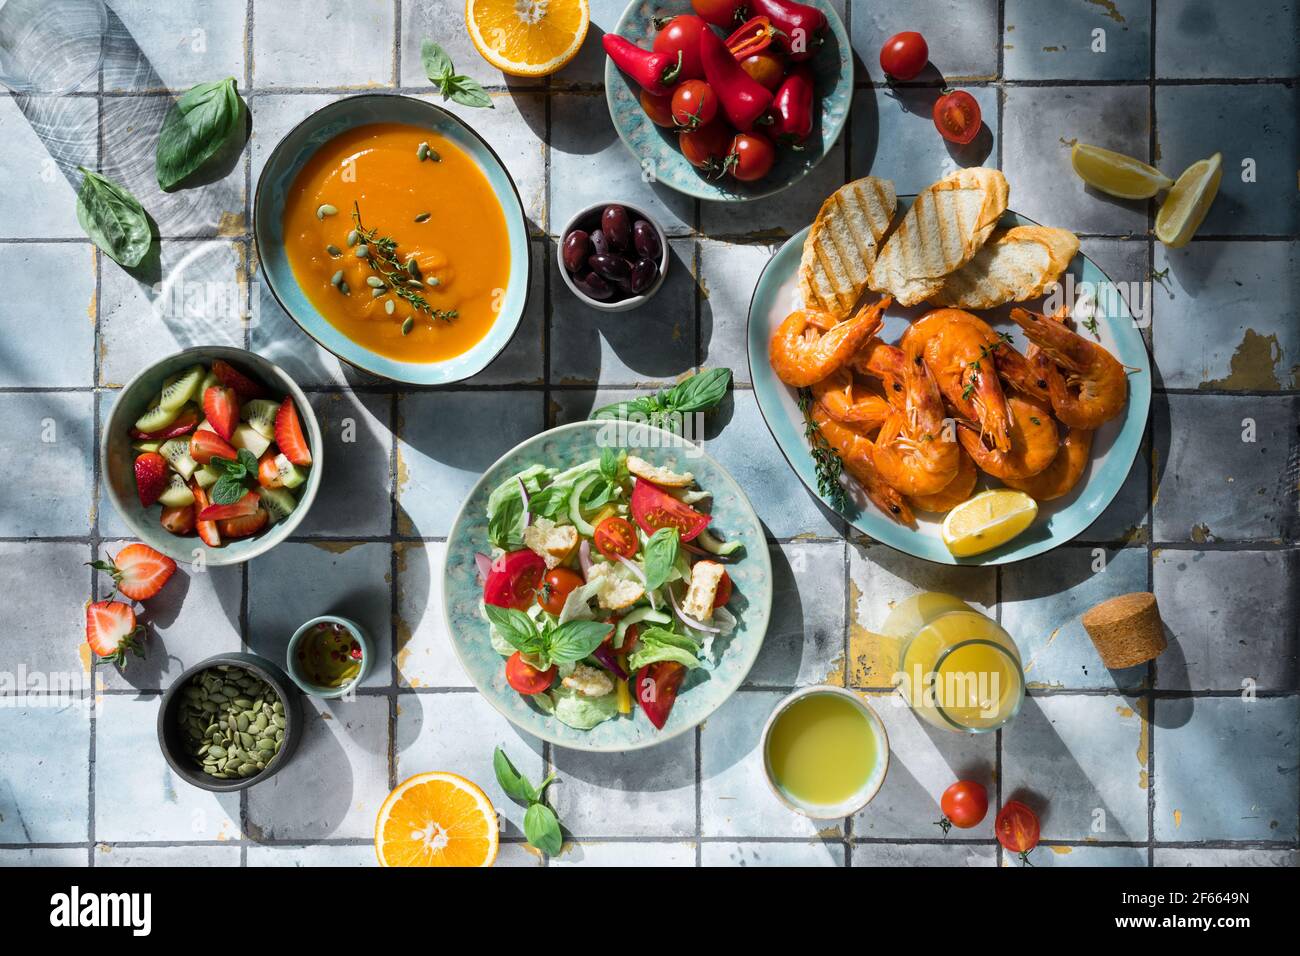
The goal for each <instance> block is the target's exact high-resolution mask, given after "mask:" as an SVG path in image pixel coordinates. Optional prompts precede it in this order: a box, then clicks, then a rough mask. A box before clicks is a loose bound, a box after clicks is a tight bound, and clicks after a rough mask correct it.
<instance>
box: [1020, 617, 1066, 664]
mask: <svg viewBox="0 0 1300 956" xmlns="http://www.w3.org/2000/svg"><path fill="white" fill-rule="evenodd" d="M1061 627H1064V625H1061ZM1060 633H1061V628H1060V627H1058V628H1055V629H1054V630H1053V631H1052V633H1051V634H1048V635H1047V643H1046V644H1044V645H1043V646H1042V648H1040V649H1039V650H1038V651H1035V652H1034V654H1033V656H1032V657H1030V658H1029V663H1027V664H1025V673H1026V674H1028V673H1029V672H1030V671H1031V670H1033V669H1034V665H1035V664H1037V663H1038V655H1039V654H1040V653H1042V651H1045V650H1047V649H1048V648H1049V647H1051V646H1052V644H1053V642H1055V640H1056V636H1057V635H1058V634H1060Z"/></svg>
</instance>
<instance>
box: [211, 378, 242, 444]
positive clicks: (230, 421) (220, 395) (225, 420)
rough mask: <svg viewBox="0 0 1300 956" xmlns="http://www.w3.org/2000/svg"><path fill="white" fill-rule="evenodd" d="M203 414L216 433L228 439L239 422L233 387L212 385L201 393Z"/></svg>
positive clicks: (237, 399) (237, 397) (237, 400)
mask: <svg viewBox="0 0 1300 956" xmlns="http://www.w3.org/2000/svg"><path fill="white" fill-rule="evenodd" d="M203 414H205V415H207V416H208V423H209V424H210V425H211V426H212V427H213V428H214V429H216V432H217V434H218V435H220V436H221V437H222V438H224V439H225V440H226V441H230V437H231V436H232V435H234V434H235V427H236V426H237V425H238V424H239V396H238V395H236V394H235V390H234V389H233V388H228V387H225V386H221V385H213V386H212V387H211V388H209V389H208V390H207V391H206V392H204V393H203Z"/></svg>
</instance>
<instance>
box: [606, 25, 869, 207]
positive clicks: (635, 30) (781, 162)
mask: <svg viewBox="0 0 1300 956" xmlns="http://www.w3.org/2000/svg"><path fill="white" fill-rule="evenodd" d="M803 2H804V3H807V4H809V5H810V6H814V7H817V8H818V9H820V10H821V11H822V12H823V13H825V14H826V22H827V25H828V29H827V31H826V36H825V41H824V42H823V43H822V46H821V49H819V50H818V51H817V55H816V56H814V57H813V58H812V60H811V61H810V62H811V63H812V66H813V72H814V74H815V76H816V79H817V97H818V101H819V104H820V106H821V109H820V111H819V113H818V121H817V123H816V124H815V125H814V126H813V131H812V135H811V136H810V137H809V138H808V140H807V142H806V143H804V149H803V150H802V151H795V150H792V149H786V148H782V149H780V150H779V151H778V155H777V160H776V165H775V166H774V167H772V171H771V172H770V173H768V174H767V175H766V176H764V177H763V179H762V180H760V181H759V182H756V183H742V182H738V181H737V180H735V179H732V178H731V177H729V176H727V177H723V178H722V179H720V180H717V181H714V180H710V179H707V178H705V177H704V175H703V174H701V173H700V171H699V170H697V169H696V168H695V167H694V166H692V165H691V164H690V163H688V162H687V161H686V157H684V156H683V155H682V151H681V149H679V148H678V146H677V134H676V133H674V132H672V131H671V130H666V129H661V128H660V127H658V126H656V125H655V124H654V123H652V122H650V117H648V116H646V115H645V110H643V109H641V87H640V86H638V85H637V84H636V83H635V82H634V81H633V80H632V79H631V78H629V77H628V75H627V74H626V73H624V72H623V71H622V70H620V69H619V68H618V67H616V66H615V65H614V61H613V60H611V59H609V58H608V57H606V58H605V99H606V100H607V101H608V102H609V115H610V118H611V119H612V120H613V121H614V128H615V129H616V130H618V135H619V138H620V139H621V140H623V142H624V144H625V145H626V146H627V148H628V149H630V150H631V151H632V155H633V156H635V157H636V158H637V161H638V162H639V163H640V164H641V169H642V170H643V175H645V176H646V177H647V178H649V177H650V176H651V175H653V177H654V178H653V180H652V181H657V182H661V183H663V184H664V185H665V186H669V187H671V188H673V189H675V190H677V191H678V192H681V193H686V195H688V196H695V197H697V198H699V199H710V200H713V201H715V202H747V201H749V200H751V199H761V198H762V197H764V196H770V195H772V194H773V193H778V192H780V191H781V190H782V189H785V188H786V187H787V186H790V185H793V184H794V183H797V182H798V181H799V180H800V179H803V177H804V176H807V175H808V173H809V172H811V171H812V169H813V167H814V166H816V165H817V164H818V163H820V162H821V161H822V159H823V158H824V157H825V156H826V154H827V153H829V152H830V150H831V147H832V146H834V145H835V141H836V140H837V139H839V136H840V131H841V130H843V129H844V122H845V120H847V119H848V115H849V105H850V103H851V102H852V100H853V47H852V46H851V45H850V43H849V34H848V31H847V30H845V29H844V24H843V23H842V22H841V21H840V17H839V14H837V13H836V12H835V9H834V7H832V6H831V4H830V0H803ZM691 12H693V11H692V9H691V4H690V0H633V2H632V3H630V4H628V6H627V9H626V10H624V11H623V16H622V17H620V18H619V21H618V26H617V27H615V30H614V32H616V33H618V34H619V35H620V36H623V37H626V38H627V39H629V40H631V41H632V42H633V43H635V44H636V45H637V46H640V47H644V48H645V49H647V50H648V49H650V47H651V45H652V44H653V43H654V35H655V28H654V24H653V22H652V18H654V17H666V16H675V15H677V14H679V13H691Z"/></svg>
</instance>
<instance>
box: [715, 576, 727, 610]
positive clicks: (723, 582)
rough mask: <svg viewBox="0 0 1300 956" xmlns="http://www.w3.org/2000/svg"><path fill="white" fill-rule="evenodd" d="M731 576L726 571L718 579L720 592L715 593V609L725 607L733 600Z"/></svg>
mask: <svg viewBox="0 0 1300 956" xmlns="http://www.w3.org/2000/svg"><path fill="white" fill-rule="evenodd" d="M731 590H732V584H731V575H730V574H728V573H727V572H726V571H723V572H722V577H720V578H718V590H716V591H714V592H713V606H714V607H715V608H719V607H724V606H726V603H727V602H728V601H730V600H731Z"/></svg>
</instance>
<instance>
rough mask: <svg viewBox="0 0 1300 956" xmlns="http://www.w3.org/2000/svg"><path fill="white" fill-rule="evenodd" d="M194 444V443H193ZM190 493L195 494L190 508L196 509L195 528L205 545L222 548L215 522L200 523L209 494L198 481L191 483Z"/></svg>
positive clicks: (219, 533)
mask: <svg viewBox="0 0 1300 956" xmlns="http://www.w3.org/2000/svg"><path fill="white" fill-rule="evenodd" d="M191 444H193V443H191ZM190 491H192V492H194V504H193V505H191V506H190V507H191V508H193V509H194V528H195V530H196V531H198V533H199V537H200V538H202V539H203V543H204V544H206V545H207V546H208V547H209V548H219V547H221V532H220V531H218V530H217V523H216V522H215V521H200V520H198V519H199V512H200V511H202V510H203V509H204V508H206V507H207V506H208V493H207V492H206V491H204V490H203V489H202V488H200V487H199V483H198V482H197V481H191V482H190Z"/></svg>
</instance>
